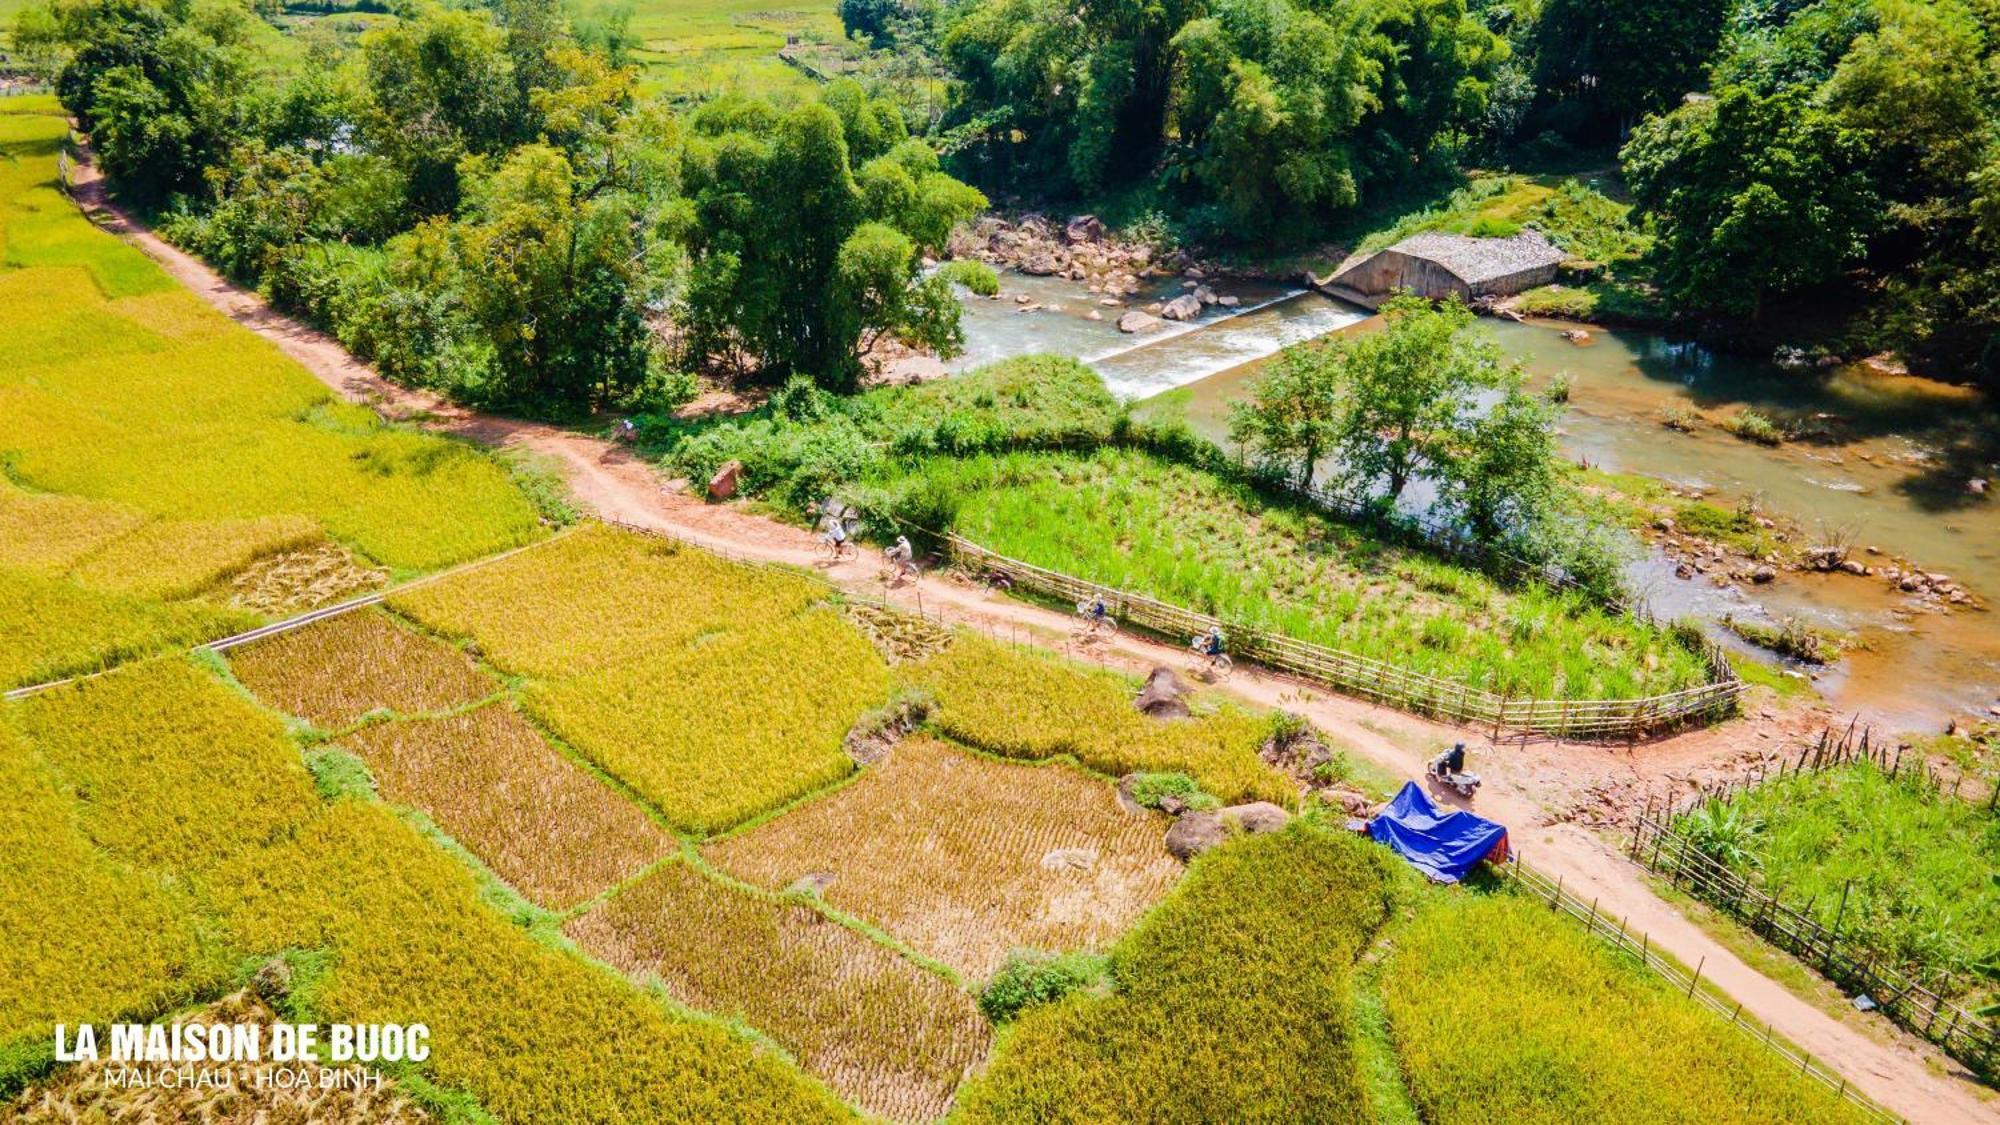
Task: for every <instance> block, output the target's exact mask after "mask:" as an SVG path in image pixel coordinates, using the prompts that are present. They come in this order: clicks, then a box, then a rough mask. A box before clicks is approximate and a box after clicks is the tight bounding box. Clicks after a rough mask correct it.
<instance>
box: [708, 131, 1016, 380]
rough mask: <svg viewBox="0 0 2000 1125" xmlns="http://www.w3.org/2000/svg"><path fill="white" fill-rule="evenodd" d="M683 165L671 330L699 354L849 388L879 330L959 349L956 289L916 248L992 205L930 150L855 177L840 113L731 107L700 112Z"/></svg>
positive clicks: (896, 155)
mask: <svg viewBox="0 0 2000 1125" xmlns="http://www.w3.org/2000/svg"><path fill="white" fill-rule="evenodd" d="M848 108H849V111H850V115H852V116H855V117H856V118H857V119H858V120H863V121H873V120H876V117H875V114H874V111H858V112H857V111H856V107H853V106H849V107H848ZM683 166H684V175H685V180H686V191H687V194H688V198H689V203H690V206H689V210H688V213H687V215H686V218H685V221H684V223H683V224H682V226H681V228H680V230H681V236H682V238H683V239H684V240H685V241H686V244H687V247H688V250H689V253H690V255H691V258H692V265H691V269H690V273H689V278H688V283H687V285H686V287H685V289H684V291H683V293H682V299H681V302H680V305H679V308H678V309H677V315H676V321H677V324H678V326H679V327H680V329H681V331H682V334H683V337H684V339H685V341H686V345H687V348H688V351H689V352H690V353H691V357H690V358H691V359H693V360H695V361H698V362H717V361H721V362H731V361H734V362H737V363H740V364H741V365H743V366H745V367H747V368H749V369H752V370H759V371H765V372H770V373H783V374H789V373H792V372H804V373H809V374H811V375H813V376H814V377H815V378H817V379H818V380H819V381H820V382H821V383H822V384H823V385H824V386H827V387H829V388H833V389H842V390H844V389H849V388H852V387H853V386H854V385H855V384H856V382H857V380H858V378H859V375H860V371H861V365H860V354H861V352H862V350H864V349H865V348H866V347H868V346H870V345H871V344H872V343H873V342H874V341H875V340H877V339H878V338H880V337H882V336H884V335H892V336H896V337H899V338H902V339H906V340H910V341H912V342H916V343H921V344H925V345H928V346H933V347H937V348H939V349H941V350H943V351H945V352H946V353H947V354H950V353H951V352H952V351H953V350H954V349H956V348H957V347H960V346H962V344H961V342H960V341H961V337H960V336H959V334H958V330H957V314H958V304H957V302H956V300H955V299H953V298H952V297H951V292H950V286H949V284H948V283H947V282H945V281H943V280H931V281H926V280H925V279H923V277H922V275H921V266H922V260H921V255H922V254H923V253H924V252H927V251H931V250H935V249H936V248H937V247H938V246H939V245H940V244H941V243H942V242H943V239H944V237H945V236H946V235H947V234H948V233H949V232H950V230H951V228H952V226H954V225H955V224H957V223H958V222H960V221H963V220H964V219H966V218H969V217H970V216H971V215H973V214H975V213H977V212H978V211H979V210H981V209H983V208H984V207H985V198H984V197H983V196H981V195H980V194H979V193H978V192H976V191H973V190H971V189H970V188H967V187H965V186H964V185H963V184H960V183H959V182H958V181H956V180H953V179H952V178H951V177H949V176H946V175H944V174H943V173H942V172H940V171H939V170H938V167H937V163H936V157H935V155H933V154H931V153H930V152H929V151H928V149H927V148H926V147H925V146H924V145H923V144H922V142H919V141H913V140H905V141H903V142H901V143H899V144H897V145H896V146H895V147H894V148H892V149H890V150H889V151H887V152H885V153H884V154H883V155H881V156H878V157H876V158H875V159H874V160H871V161H869V162H868V163H867V164H865V165H864V166H863V169H862V172H861V174H860V175H859V176H858V177H857V175H856V174H855V173H854V172H853V170H852V169H851V167H850V164H849V158H848V149H847V144H846V139H845V130H844V126H843V125H842V118H841V115H840V114H839V113H838V112H836V111H835V110H834V109H833V108H831V107H829V106H827V105H824V104H821V103H818V102H808V103H804V104H801V105H799V106H796V107H794V108H792V109H790V110H785V111H780V110H778V109H777V108H776V107H775V106H772V105H771V104H769V103H768V102H764V101H760V100H754V99H747V98H740V97H736V98H721V99H717V100H715V101H713V102H710V103H708V104H707V105H704V106H703V107H702V108H701V109H699V110H697V111H696V112H695V114H694V115H693V117H692V119H691V121H690V136H689V138H688V142H687V145H686V156H685V159H684V161H683Z"/></svg>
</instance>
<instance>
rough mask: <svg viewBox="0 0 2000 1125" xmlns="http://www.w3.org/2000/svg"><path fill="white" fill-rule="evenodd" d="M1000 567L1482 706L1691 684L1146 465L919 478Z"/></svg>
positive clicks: (1660, 637) (1082, 460)
mask: <svg viewBox="0 0 2000 1125" xmlns="http://www.w3.org/2000/svg"><path fill="white" fill-rule="evenodd" d="M920 471H921V472H923V473H924V474H926V475H927V476H928V477H930V478H931V480H932V481H934V482H935V483H934V484H933V485H932V487H934V488H940V489H944V490H949V491H951V492H954V493H955V494H956V495H957V496H958V497H959V501H958V514H957V521H956V526H957V529H958V531H959V532H960V533H961V534H963V535H965V536H966V537H967V538H969V539H971V540H973V541H974V542H976V543H978V544H980V545H981V546H984V547H986V548H988V549H990V550H994V551H998V552H1000V553H1001V554H1003V555H1009V556H1011V557H1014V558H1018V559H1022V560H1024V561H1027V562H1031V563H1035V564H1036V565H1039V566H1045V567H1049V568H1051V569H1054V570H1059V571H1063V572H1065V573H1068V574H1073V575H1076V576H1077V577H1080V578H1082V579H1084V580H1086V581H1090V582H1101V583H1103V584H1105V585H1106V586H1109V587H1112V588H1114V589H1121V590H1128V591H1131V592H1134V593H1139V594H1146V595H1150V596H1152V597H1156V598H1159V599H1161V600H1163V601H1167V602H1172V603H1175V604H1178V605H1184V606H1187V607H1189V608H1191V609H1194V610H1196V611H1198V612H1203V613H1210V614H1214V615H1216V616H1218V617H1221V618H1223V619H1224V620H1226V621H1232V622H1237V623H1241V624H1247V625H1255V626H1258V627H1260V628H1267V629H1275V630H1277V631H1279V632H1282V633H1284V634H1285V635H1287V636H1292V637H1297V638H1299V639H1301V640H1306V641H1312V642H1315V643H1318V644H1323V645H1327V646H1330V647H1333V648H1338V649H1342V650H1344V651H1347V652H1351V653H1355V654H1358V655H1361V656H1366V657H1370V658H1373V659H1377V660H1382V661H1386V662H1390V663H1394V664H1397V665H1400V666H1403V667H1406V668H1411V669H1414V670H1416V671H1420V672H1424V673H1427V674H1430V675H1433V676H1439V677H1442V678H1445V679H1448V680H1456V681H1461V682H1464V683H1466V684H1468V685H1470V686H1472V687H1475V688H1483V689H1485V690H1487V691H1490V692H1493V693H1495V694H1502V695H1508V696H1513V697H1517V698H1518V697H1522V696H1534V697H1538V698H1544V699H1553V698H1569V699H1618V698H1631V697H1635V696H1643V695H1651V694H1657V693H1661V692H1667V691H1674V690H1677V689H1680V688H1684V687H1689V686H1692V685H1695V684H1698V683H1701V682H1703V680H1704V679H1705V674H1706V672H1705V666H1704V664H1703V662H1702V659H1701V657H1700V656H1699V655H1698V654H1696V653H1695V652H1693V651H1691V650H1690V649H1688V648H1687V647H1686V646H1684V645H1683V644H1682V643H1681V642H1680V641H1678V640H1676V639H1675V638H1674V637H1672V636H1671V635H1670V634H1669V633H1668V632H1666V631H1665V630H1662V629H1659V628H1656V627H1653V626H1648V625H1642V624H1640V623H1638V622H1637V621H1634V620H1632V619H1631V618H1628V617H1625V616H1623V615H1620V614H1616V613H1613V612H1610V611H1607V610H1604V609H1601V608H1599V607H1597V606H1594V605H1592V604H1591V603H1589V602H1588V601H1587V600H1586V599H1584V598H1583V597H1581V596H1579V595H1574V594H1564V593H1557V592H1555V591H1552V590H1549V589H1547V588H1546V587H1542V586H1539V585H1532V584H1530V585H1522V586H1519V587H1513V588H1509V587H1504V586H1502V585H1500V584H1498V583H1496V582H1495V581H1494V580H1493V579H1491V578H1488V577H1487V576H1485V575H1484V574H1481V573H1479V572H1477V571H1472V570H1468V569H1466V568H1464V567H1461V566H1458V565H1455V564H1453V563H1449V562H1445V561H1442V560H1440V559H1437V558H1434V557H1431V556H1429V555H1427V554H1425V553H1422V552H1418V551H1412V550H1406V549H1402V548H1398V547H1392V546H1388V545H1385V544H1384V543H1382V542H1381V541H1380V540H1378V539H1376V538H1374V537H1373V536H1371V535H1370V534H1368V533H1367V532H1365V531H1362V530H1360V529H1358V528H1356V527H1354V526H1352V525H1348V524H1343V523H1339V522H1336V521H1334V520H1331V519H1328V518H1326V517H1325V516H1323V515H1320V514H1318V513H1316V512H1314V511H1312V510H1310V509H1307V508H1304V507H1302V506H1295V505H1289V504H1286V503H1283V502H1280V501H1274V500H1271V499H1269V498H1262V497H1258V496H1256V495H1254V494H1253V493H1252V492H1251V491H1250V490H1249V489H1248V488H1247V487H1245V486H1241V485H1237V484H1233V483H1231V482H1228V481H1226V480H1224V479H1222V478H1220V477H1217V476H1214V475H1211V474H1208V473H1204V472H1202V471H1199V470H1196V469H1191V468H1188V467H1186V466H1182V465H1177V464H1173V463H1170V462H1167V461H1163V460H1160V459H1157V458H1154V457H1152V456H1149V455H1146V454H1143V453H1135V452H1129V451H1119V450H1105V451H1100V452H1098V453H1096V454H1093V455H1090V456H1074V455H1058V454H1013V455H1008V456H1003V457H982V458H973V459H968V460H961V461H945V460H934V461H931V462H928V463H927V464H926V465H925V466H924V468H923V469H922V470H920Z"/></svg>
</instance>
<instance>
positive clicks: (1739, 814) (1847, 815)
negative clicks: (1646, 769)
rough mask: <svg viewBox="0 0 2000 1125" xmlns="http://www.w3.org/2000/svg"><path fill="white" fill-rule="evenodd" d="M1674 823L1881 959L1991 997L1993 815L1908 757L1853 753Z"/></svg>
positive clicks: (1996, 840)
mask: <svg viewBox="0 0 2000 1125" xmlns="http://www.w3.org/2000/svg"><path fill="white" fill-rule="evenodd" d="M1912 760H1914V756H1912ZM1675 828H1676V829H1677V830H1678V831H1679V832H1681V833H1682V834H1683V835H1685V836H1687V837H1689V839H1690V840H1692V841H1693V842H1694V844H1695V846H1696V847H1697V848H1699V849H1700V850H1701V851H1703V852H1704V853H1705V854H1707V855H1709V856H1711V857H1713V858H1714V859H1716V860H1717V861H1718V862H1721V863H1723V864H1724V865H1726V866H1728V867H1730V868H1731V869H1732V870H1734V871H1735V872H1736V873H1737V874H1738V875H1741V876H1743V877H1744V878H1746V879H1748V880H1750V881H1751V882H1752V883H1755V884H1757V885H1759V886H1761V887H1763V888H1764V889H1765V890H1767V891H1771V892H1773V893H1777V894H1780V895H1782V896H1783V898H1784V900H1785V901H1786V902H1787V903H1789V904H1791V906H1792V907H1793V908H1794V909H1802V908H1803V909H1806V910H1808V912H1809V913H1811V914H1813V915H1815V916H1816V917H1817V918H1818V920H1819V922H1820V924H1822V925H1824V926H1827V927H1829V928H1831V927H1833V926H1835V925H1836V924H1837V925H1838V926H1839V928H1840V933H1841V935H1842V936H1843V937H1845V938H1847V939H1848V940H1850V941H1854V942H1858V943H1860V946H1861V948H1863V949H1865V950H1867V951H1868V953H1869V954H1871V955H1872V956H1874V957H1875V958H1879V959H1880V962H1881V963H1882V964H1884V965H1887V966H1892V967H1894V968H1897V969H1900V970H1902V971H1903V972H1906V973H1910V974H1912V975H1913V976H1914V977H1916V978H1917V979H1919V980H1923V981H1926V982H1929V983H1931V986H1932V987H1934V988H1938V989H1940V990H1941V991H1943V992H1945V993H1946V994H1950V995H1956V996H1957V997H1958V999H1960V1001H1961V1002H1966V1001H1973V1002H1975V1003H1986V1002H1989V1001H1990V998H1991V996H1992V993H1993V991H1994V988H1993V983H1992V974H1993V972H1994V962H1993V957H1994V951H1995V950H1996V949H2000V818H1996V817H1995V816H1994V815H1993V814H1992V813H1991V812H1989V811H1988V810H1987V809H1986V807H1985V806H1984V805H1983V804H1973V803H1970V802H1967V801H1962V800H1959V799H1958V798H1956V797H1953V796H1952V795H1951V794H1950V793H1946V792H1940V791H1938V790H1937V789H1936V788H1935V787H1934V786H1932V785H1931V784H1930V783H1928V782H1927V781H1926V779H1925V778H1924V777H1923V775H1922V771H1921V770H1919V769H1916V768H1913V767H1912V766H1911V764H1910V762H1905V763H1904V768H1903V769H1902V770H1901V771H1900V776H1897V777H1891V776H1889V775H1888V774H1886V773H1884V772H1883V771H1882V770H1881V769H1880V768H1878V767H1877V766H1875V765H1874V764H1873V763H1872V762H1857V763H1854V764H1851V765H1845V766H1839V767H1836V768H1833V769H1826V770H1818V771H1808V772H1802V773H1798V774H1793V775H1790V776H1787V777H1783V778H1779V779H1777V780H1773V781H1767V782H1765V783H1764V784H1762V785H1759V786H1756V787H1755V788H1752V789H1745V790H1740V791H1738V792H1736V793H1733V794H1731V795H1730V797H1729V798H1728V799H1727V800H1725V801H1722V802H1719V803H1716V804H1714V805H1710V806H1706V807H1703V808H1700V809H1697V810H1696V811H1694V812H1692V813H1689V814H1686V815H1683V816H1682V817H1680V818H1679V819H1678V821H1677V822H1676V824H1675ZM1843 900H1845V904H1844V905H1843Z"/></svg>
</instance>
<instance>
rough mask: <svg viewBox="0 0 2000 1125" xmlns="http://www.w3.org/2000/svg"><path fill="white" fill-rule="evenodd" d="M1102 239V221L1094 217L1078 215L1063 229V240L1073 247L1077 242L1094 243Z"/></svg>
mask: <svg viewBox="0 0 2000 1125" xmlns="http://www.w3.org/2000/svg"><path fill="white" fill-rule="evenodd" d="M1103 237H1104V220H1102V219H1099V218H1098V217H1097V216H1095V215H1078V216H1077V217H1075V218H1073V219H1071V220H1070V221H1069V223H1068V225H1066V226H1065V227H1063V238H1065V239H1067V240H1068V241H1069V243H1070V245H1072V246H1074V245H1076V244H1077V243H1079V242H1096V241H1097V240H1099V239H1101V238H1103Z"/></svg>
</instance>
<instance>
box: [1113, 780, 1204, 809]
mask: <svg viewBox="0 0 2000 1125" xmlns="http://www.w3.org/2000/svg"><path fill="white" fill-rule="evenodd" d="M1126 793H1127V795H1129V796H1130V797H1131V798H1132V800H1133V801H1135V802H1137V803H1138V804H1140V805H1142V806H1144V807H1146V808H1149V809H1157V808H1159V807H1160V806H1161V804H1162V803H1163V802H1164V801H1165V800H1166V799H1167V798H1168V797H1173V798H1175V799H1177V800H1179V801H1180V802H1181V804H1182V806H1183V807H1185V808H1190V809H1213V808H1218V807H1220V806H1221V804H1222V802H1221V801H1220V800H1217V799H1216V797H1215V795H1214V794H1212V793H1208V792H1205V791H1203V789H1202V787H1201V783H1200V782H1198V781H1196V780H1195V779H1194V778H1191V777H1189V776H1188V775H1186V774H1184V773H1171V772H1170V773H1139V774H1134V775H1132V782H1131V784H1130V785H1128V786H1127V787H1126Z"/></svg>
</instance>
